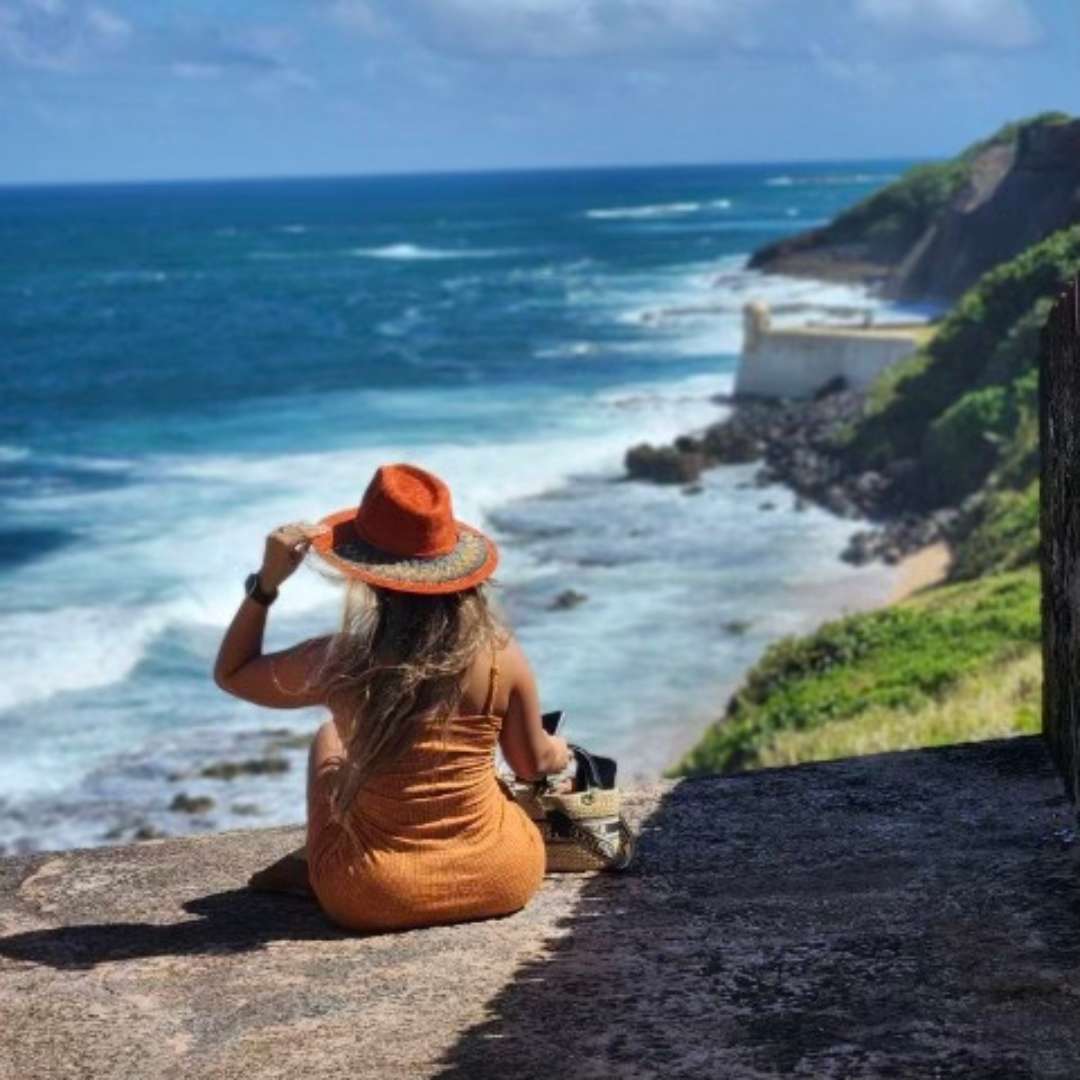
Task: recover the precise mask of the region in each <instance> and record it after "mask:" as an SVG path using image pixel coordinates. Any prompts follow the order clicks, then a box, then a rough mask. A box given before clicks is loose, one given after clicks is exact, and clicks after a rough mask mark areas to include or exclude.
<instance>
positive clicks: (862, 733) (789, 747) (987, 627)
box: [674, 568, 1040, 775]
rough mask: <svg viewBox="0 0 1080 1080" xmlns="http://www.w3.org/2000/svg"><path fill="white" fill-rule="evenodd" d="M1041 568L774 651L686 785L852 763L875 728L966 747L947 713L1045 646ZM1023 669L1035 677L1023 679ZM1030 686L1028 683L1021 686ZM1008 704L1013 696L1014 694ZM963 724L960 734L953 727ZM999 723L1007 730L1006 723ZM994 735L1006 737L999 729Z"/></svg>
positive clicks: (685, 769) (704, 747)
mask: <svg viewBox="0 0 1080 1080" xmlns="http://www.w3.org/2000/svg"><path fill="white" fill-rule="evenodd" d="M1039 639H1040V617H1039V580H1038V573H1037V571H1036V569H1035V568H1026V569H1024V570H1020V571H1015V572H1012V573H1006V574H998V575H995V576H993V577H988V578H981V579H979V580H976V581H971V582H963V583H961V584H958V585H949V586H946V587H941V588H936V589H931V590H928V591H927V592H924V593H920V594H919V595H917V596H914V597H912V598H910V599H908V600H906V601H904V602H903V603H901V604H896V605H893V606H892V607H889V608H885V609H883V610H880V611H873V612H868V613H864V614H861V615H852V616H848V617H847V618H844V619H839V620H836V621H834V622H831V623H827V624H826V625H824V626H823V627H821V628H820V629H819V630H818V631H817V632H816V633H814V634H812V635H810V636H808V637H804V638H792V639H787V640H785V641H781V642H778V643H777V644H776V645H774V646H772V647H771V648H770V649H769V650H768V651H767V652H766V653H765V655H764V657H763V658H762V659H761V661H760V662H759V663H758V664H757V666H756V667H754V668H753V670H752V671H751V672H750V674H749V676H748V677H747V679H746V682H745V683H744V685H743V687H742V688H741V689H740V690H739V691H738V693H736V695H735V696H734V697H733V698H732V700H731V702H730V703H729V706H728V709H727V714H726V716H725V717H724V719H723V720H722V721H720V722H719V723H718V724H716V725H715V726H714V727H712V728H711V729H709V730H708V731H707V732H706V734H705V736H704V738H703V739H702V740H701V742H700V743H698V745H697V746H696V747H694V749H693V750H691V751H690V753H688V754H687V755H686V756H685V757H684V758H683V760H682V761H681V762H680V763H679V764H678V765H677V766H676V768H675V770H674V774H675V775H698V774H705V773H724V772H736V771H741V770H744V769H749V768H758V767H761V766H762V765H765V764H768V763H776V762H777V761H779V760H781V759H782V760H784V761H785V762H787V763H791V762H793V761H795V760H816V757H802V756H800V755H801V754H803V753H804V752H805V753H807V754H811V755H817V754H820V753H823V752H824V750H823V748H824V747H825V746H828V747H830V750H829V754H830V756H847V755H849V754H852V753H859V752H866V751H860V750H859V747H860V746H867V745H870V744H871V741H870V740H869V736H868V733H869V732H871V731H872V730H873V729H874V727H875V726H877V727H883V728H886V729H888V734H887V736H883V738H887V739H888V740H889V741H890V742H891V743H898V742H899V741H900V738H901V735H900V733H901V732H902V730H903V729H904V728H905V727H907V726H911V729H912V732H913V734H912V736H911V741H909V742H905V743H904V745H909V746H913V745H921V744H920V743H919V742H918V737H917V736H916V735H915V734H914V732H915V729H916V727H917V726H918V725H920V724H921V725H925V726H926V727H927V729H928V730H932V731H933V732H935V733H936V736H935V737H937V738H938V739H939V741H952V739H953V738H961V739H962V738H967V737H968V736H967V735H965V734H964V733H963V732H964V731H965V730H977V729H978V725H979V724H980V723H981V721H979V719H978V717H977V716H976V717H971V718H969V719H966V720H963V721H962V722H961V721H960V718H959V717H960V711H962V710H953V709H951V708H950V706H949V705H948V703H949V702H950V701H951V700H953V698H954V695H959V694H961V693H967V694H969V695H970V694H975V693H976V691H978V689H979V688H980V687H984V688H985V687H988V686H990V685H991V684H993V683H995V682H996V680H997V679H998V677H999V676H1001V677H1004V676H1003V674H1002V673H1004V672H1006V671H1010V670H1012V669H1014V668H1015V667H1016V665H1018V664H1021V663H1023V662H1027V661H1030V659H1031V657H1032V655H1033V654H1034V653H1035V652H1036V651H1037V649H1038V647H1039ZM1018 670H1024V671H1026V669H1018ZM1018 677H1019V676H1018ZM1002 694H1004V695H1005V697H1007V696H1008V691H1007V689H1006V690H1003V691H1002ZM950 716H952V717H953V718H954V719H955V720H956V725H954V726H953V733H952V735H947V734H946V732H947V731H948V730H949V723H948V718H949V717H950ZM995 723H997V722H996V721H995ZM994 730H997V728H995V729H994Z"/></svg>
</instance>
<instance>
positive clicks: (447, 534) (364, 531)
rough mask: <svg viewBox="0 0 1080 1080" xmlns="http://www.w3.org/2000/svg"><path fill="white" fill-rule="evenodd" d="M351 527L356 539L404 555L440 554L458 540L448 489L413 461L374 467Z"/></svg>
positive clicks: (450, 549) (443, 553) (445, 551)
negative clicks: (357, 536) (373, 473)
mask: <svg viewBox="0 0 1080 1080" xmlns="http://www.w3.org/2000/svg"><path fill="white" fill-rule="evenodd" d="M354 526H355V528H356V532H357V534H358V535H359V536H360V538H361V539H362V540H365V541H367V543H369V544H371V545H373V546H374V547H377V548H379V549H380V550H382V551H385V552H387V553H388V554H390V555H398V556H401V557H404V558H430V557H433V556H436V555H446V554H448V553H449V552H451V551H453V550H454V548H455V546H456V545H457V542H458V529H457V524H456V523H455V521H454V510H453V507H452V505H451V502H450V489H449V488H448V487H447V486H446V485H445V484H444V483H443V482H442V481H441V480H440V479H439V478H438V477H437V476H433V475H432V474H431V473H429V472H426V471H425V470H423V469H418V468H416V466H414V465H384V466H382V467H381V468H380V469H378V470H377V471H376V473H375V476H374V477H373V478H372V480H371V483H370V484H368V488H367V491H365V492H364V498H363V500H362V502H361V503H360V508H359V510H357V512H356V518H355V521H354Z"/></svg>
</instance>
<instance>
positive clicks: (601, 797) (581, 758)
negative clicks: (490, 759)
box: [510, 746, 634, 873]
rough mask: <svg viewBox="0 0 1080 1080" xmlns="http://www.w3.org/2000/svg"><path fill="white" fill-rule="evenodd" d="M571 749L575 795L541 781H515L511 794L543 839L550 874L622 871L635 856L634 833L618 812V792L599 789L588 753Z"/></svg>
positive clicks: (511, 786) (593, 764) (598, 782)
mask: <svg viewBox="0 0 1080 1080" xmlns="http://www.w3.org/2000/svg"><path fill="white" fill-rule="evenodd" d="M570 749H571V750H572V751H573V753H574V754H575V756H576V757H577V760H578V770H577V777H578V778H577V787H578V790H576V791H572V792H559V791H556V790H554V787H553V785H552V784H551V782H550V781H549V780H547V779H543V780H533V781H523V780H515V781H514V782H513V783H511V785H510V791H511V793H512V794H513V796H514V799H515V800H516V802H517V803H518V805H519V806H521V808H522V809H523V810H524V811H525V813H527V814H528V815H529V817H530V818H532V820H533V822H534V823H535V824H536V827H537V828H538V829H539V830H540V835H541V836H542V837H543V838H544V849H545V851H546V852H547V871H548V873H575V872H581V871H583V870H625V869H626V868H627V867H628V866H629V865H630V860H631V859H632V858H633V856H634V834H633V832H631V830H630V826H629V825H628V824H627V822H626V819H625V818H624V817H623V816H622V814H621V813H620V812H619V804H620V793H619V789H618V788H617V787H607V788H605V787H603V786H602V785H601V780H600V772H599V770H598V768H597V766H596V762H595V760H594V759H593V757H592V755H591V754H589V753H588V752H587V751H585V750H582V749H581V747H579V746H571V747H570Z"/></svg>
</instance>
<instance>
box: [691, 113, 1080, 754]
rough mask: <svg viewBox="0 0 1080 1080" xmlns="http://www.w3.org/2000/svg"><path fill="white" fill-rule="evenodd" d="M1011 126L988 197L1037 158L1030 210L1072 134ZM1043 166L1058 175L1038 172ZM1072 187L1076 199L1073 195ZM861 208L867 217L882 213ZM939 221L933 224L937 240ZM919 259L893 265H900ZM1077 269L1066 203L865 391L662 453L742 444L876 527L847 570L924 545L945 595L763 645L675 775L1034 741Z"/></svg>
mask: <svg viewBox="0 0 1080 1080" xmlns="http://www.w3.org/2000/svg"><path fill="white" fill-rule="evenodd" d="M1007 130H1009V131H1011V132H1012V133H1013V135H1014V136H1015V140H1014V142H1015V147H1014V149H1015V151H1016V156H1015V160H1017V161H1019V160H1021V159H1022V160H1023V161H1024V162H1025V163H1026V164H1025V166H1024V168H1023V169H1022V170H1020V172H1016V171H1015V170H1005V171H1004V172H1002V173H1001V175H1000V176H999V177H998V181H997V183H996V185H993V186H994V190H995V191H997V192H998V193H999V197H1000V193H1001V192H1003V191H1004V192H1006V193H1007V192H1009V191H1013V192H1014V193H1015V192H1017V191H1020V190H1022V189H1023V188H1024V185H1027V184H1030V183H1033V182H1034V181H1032V179H1031V178H1032V177H1033V176H1034V175H1035V174H1036V170H1034V168H1033V162H1037V161H1039V160H1042V161H1044V162H1046V163H1047V165H1048V168H1047V175H1048V176H1049V178H1050V179H1049V180H1048V187H1047V188H1046V191H1045V196H1046V197H1045V199H1043V200H1041V201H1040V199H1039V198H1037V197H1036V196H1035V194H1034V192H1032V191H1030V190H1029V194H1030V196H1031V199H1032V205H1033V206H1041V205H1050V204H1051V203H1054V201H1055V199H1057V198H1058V196H1059V195H1060V194H1061V192H1060V189H1059V187H1058V184H1059V181H1060V179H1061V176H1062V175H1063V171H1062V169H1063V166H1062V167H1060V168H1059V167H1058V166H1061V164H1062V163H1061V161H1060V160H1059V159H1057V158H1055V157H1054V154H1052V153H1051V149H1052V148H1055V147H1056V150H1057V151H1062V152H1063V148H1065V147H1068V146H1074V145H1075V146H1076V148H1077V149H1076V152H1075V153H1074V155H1073V162H1072V167H1073V168H1074V169H1075V170H1076V173H1075V175H1076V176H1077V178H1078V179H1080V143H1074V142H1073V140H1076V139H1077V138H1078V137H1080V124H1078V123H1077V122H1074V121H1068V122H1065V121H1062V120H1053V121H1052V122H1051V121H1048V120H1047V119H1046V118H1037V119H1036V120H1034V121H1029V122H1027V123H1025V124H1019V125H1014V126H1013V127H1012V128H1010V129H1007ZM1008 145H1013V144H1012V143H1009V144H1008ZM1005 146H1006V144H1005V143H1004V142H1003V141H1002V139H1001V136H1000V135H999V136H996V137H995V139H992V140H989V141H988V142H987V143H984V144H980V147H979V148H977V149H978V153H976V154H974V155H972V153H971V152H970V151H969V152H968V153H967V154H966V155H962V156H961V158H960V159H957V160H958V162H960V163H965V162H966V165H965V168H971V167H972V162H976V163H977V162H978V161H979V160H983V155H986V154H989V155H990V160H991V161H993V160H995V155H997V156H998V157H999V158H1000V157H1002V156H1003V155H1004V156H1008V155H1005V151H1004V149H1003V147H1005ZM995 147H996V149H995ZM1010 153H1011V152H1010ZM1040 155H1041V158H1040ZM1053 161H1057V162H1058V166H1055V167H1054V168H1050V167H1049V164H1050V163H1051V162H1053ZM955 164H956V163H954V165H955ZM999 165H1000V161H999ZM1025 176H1026V177H1027V178H1026V179H1025V178H1024V177H1025ZM903 184H904V182H903V181H902V182H901V185H903ZM1072 184H1073V190H1072V197H1074V198H1075V197H1076V196H1077V192H1080V186H1078V184H1077V179H1074V180H1073V181H1072ZM908 187H909V188H910V183H909V184H908ZM889 190H890V189H886V193H887V192H888V191H889ZM987 190H989V187H988V188H987ZM883 194H884V193H883ZM894 194H895V192H894ZM1013 197H1015V195H1012V196H1009V198H1013ZM991 201H993V200H991ZM869 205H874V201H873V200H868V201H867V203H864V204H860V206H859V207H856V208H855V209H854V210H853V211H849V212H848V215H842V216H841V218H838V219H837V222H834V224H833V226H830V227H829V228H830V229H835V228H836V226H838V225H839V224H840V223H841V222H842V220H843V219H844V218H845V217H848V218H849V219H850V217H851V216H852V215H855V216H858V215H856V211H858V214H861V215H865V214H866V208H867V206H869ZM876 205H877V207H878V209H879V210H883V208H884V209H887V208H888V206H889V202H888V200H885V201H879V202H878V203H877V204H876ZM984 205H988V203H987V204H984ZM1001 205H1005V204H1001ZM1057 205H1058V206H1059V209H1061V208H1062V207H1064V205H1065V204H1064V203H1061V202H1059V203H1058V204H1057ZM995 212H996V211H995ZM1055 212H1057V211H1055ZM1061 212H1062V213H1064V212H1065V210H1064V209H1061ZM988 213H989V212H988ZM1019 216H1020V217H1023V215H1019ZM893 220H894V219H892V218H890V217H889V216H888V215H886V216H885V217H883V218H881V219H879V220H878V221H877V222H876V223H875V222H874V221H872V220H864V226H865V230H866V232H867V234H868V235H869V234H879V233H880V234H884V233H887V232H888V228H887V226H888V227H891V225H890V223H891V222H893ZM989 220H991V218H989V217H988V218H985V219H984V223H985V221H989ZM1045 222H1046V219H1045V218H1044V219H1043V222H1042V224H1043V225H1045ZM1040 227H1041V226H1040ZM941 228H942V226H941V224H940V223H938V224H936V225H935V226H934V230H935V231H934V235H935V236H936V235H939V234H941ZM956 228H957V229H960V224H959V222H957V224H956ZM1018 228H1019V226H1018V225H1016V223H1013V224H1012V225H1009V226H1003V228H1002V232H1001V236H999V237H998V240H997V241H995V242H996V243H1005V241H1006V240H1007V241H1008V242H1009V243H1016V242H1018V236H1019V235H1020V234H1019V233H1018V231H1017V229H1018ZM825 231H827V230H825ZM956 235H963V233H962V230H961V232H959V233H957V234H956ZM957 243H960V244H961V248H960V250H958V251H956V252H955V253H954V257H953V263H954V266H955V267H967V268H971V267H972V266H974V265H976V264H977V263H979V262H980V261H981V260H983V259H985V258H987V257H988V256H987V254H986V253H987V250H988V248H987V247H986V246H985V245H984V246H983V247H981V248H979V247H978V245H976V246H974V247H972V248H971V249H968V248H964V247H963V246H962V245H963V241H959V240H958V241H957ZM927 250H929V248H928V249H927ZM916 262H917V260H911V259H909V260H907V261H906V266H907V269H906V271H905V272H906V273H908V274H909V275H910V274H911V273H912V268H913V267H914V266H915V265H916ZM899 265H900V264H899V263H898V264H897V266H898V267H899ZM967 272H969V271H968V270H964V273H967ZM1078 272H1080V204H1076V203H1074V204H1072V209H1071V211H1069V216H1068V220H1067V221H1066V222H1065V224H1064V227H1062V228H1059V229H1057V230H1056V231H1054V232H1052V233H1050V235H1048V236H1046V237H1044V238H1042V239H1040V240H1039V241H1038V242H1036V243H1033V244H1031V245H1029V246H1026V247H1023V248H1022V249H1021V250H1018V251H1011V252H1010V254H1009V257H1008V258H1006V259H1004V260H1003V261H1001V262H999V263H998V264H997V265H995V266H993V267H990V268H988V269H987V270H986V272H985V273H983V274H982V276H981V277H979V279H978V280H977V281H976V282H975V283H974V284H973V285H972V286H971V287H970V288H969V289H967V291H966V292H964V294H963V295H962V296H961V297H960V299H959V300H958V301H957V302H956V303H955V304H954V305H953V306H952V307H951V308H950V309H949V310H948V312H947V313H946V314H945V315H944V316H943V318H942V319H941V320H940V321H939V322H938V323H937V324H936V325H935V327H934V328H933V333H932V336H931V337H929V339H928V340H927V341H925V342H924V343H923V344H922V346H921V347H920V348H919V349H918V351H917V352H916V353H915V354H914V355H913V356H911V357H910V358H908V359H906V360H902V361H900V362H899V363H897V364H895V365H893V366H892V367H890V368H889V369H888V370H887V371H885V372H884V373H883V374H882V375H881V376H880V377H879V378H878V379H877V380H876V381H875V382H874V383H873V384H872V385H871V386H870V388H869V390H868V391H867V392H866V393H865V394H857V393H854V392H852V391H850V390H843V389H842V388H841V389H833V390H832V392H830V393H828V394H823V395H820V396H819V399H818V400H815V401H812V402H806V403H791V402H788V403H762V402H754V403H750V404H742V403H736V405H735V408H734V411H733V415H732V417H731V418H730V419H729V420H727V421H725V422H723V423H722V424H720V425H717V429H716V430H711V431H709V432H707V433H706V434H705V435H704V436H703V437H701V438H700V439H699V440H698V442H697V443H694V441H693V440H689V439H686V440H683V441H682V442H681V444H676V449H678V448H679V446H680V445H681V447H682V448H683V449H684V450H690V451H692V450H694V449H696V448H699V447H701V448H705V449H708V448H720V449H722V448H724V447H727V446H729V445H734V446H737V447H740V448H742V447H746V446H749V447H750V448H751V449H752V450H753V451H754V452H756V456H758V457H759V458H762V459H763V462H764V463H763V468H762V470H761V472H760V473H759V478H760V479H761V480H762V481H781V482H784V483H786V484H788V485H789V486H791V487H792V488H794V489H795V490H796V491H797V492H798V493H799V494H800V495H801V496H802V497H804V498H807V499H810V500H812V501H815V502H819V503H822V504H824V505H826V506H827V507H829V508H830V509H832V510H834V511H835V512H837V513H841V514H844V515H846V516H852V517H855V516H860V515H861V516H863V517H866V518H870V519H871V522H872V526H871V527H870V528H869V529H867V530H865V531H863V532H862V533H859V534H856V536H855V538H854V539H853V541H852V544H851V545H850V547H849V549H848V551H847V552H845V557H846V558H850V559H851V560H852V561H856V562H859V561H865V560H866V559H874V558H885V559H886V560H887V561H890V562H895V561H896V560H897V559H898V558H900V557H901V556H903V555H904V554H906V553H908V552H911V551H912V550H915V549H917V548H918V547H920V546H922V545H925V544H929V543H931V542H935V541H938V540H945V541H947V542H948V544H949V547H950V549H951V562H950V566H949V570H948V582H947V584H946V585H945V586H944V587H938V588H934V589H931V590H929V591H928V592H926V593H924V594H923V595H922V596H919V597H916V598H914V599H912V600H908V601H905V602H904V603H903V604H902V605H901V606H900V607H899V608H892V609H888V610H886V611H883V612H871V613H867V614H863V615H854V616H850V617H849V618H847V619H844V620H840V621H837V622H834V623H830V624H827V625H825V626H823V627H822V628H821V629H819V630H818V631H817V632H816V633H814V634H811V635H809V636H806V637H803V638H792V639H788V640H785V641H782V642H779V643H777V644H776V645H774V646H773V647H772V648H771V649H769V650H768V651H767V652H766V653H765V655H764V656H763V657H762V658H761V660H760V661H759V662H758V663H757V665H755V667H754V668H753V669H752V670H751V671H750V672H749V674H748V675H747V677H746V679H745V681H744V683H743V686H742V687H741V688H740V689H739V691H738V692H737V693H736V694H735V695H734V696H733V697H732V698H731V700H730V702H729V703H728V705H727V708H726V710H725V712H724V715H723V716H722V717H721V718H720V719H718V721H717V722H716V723H715V724H714V726H713V727H712V728H711V729H710V730H709V731H708V732H707V733H706V734H705V736H704V738H703V739H702V740H701V742H700V743H699V744H698V746H697V747H696V748H695V749H694V750H693V751H691V752H690V753H689V754H687V755H686V757H685V758H684V759H683V760H682V762H681V763H680V765H679V766H678V767H677V769H676V772H678V773H697V774H700V773H712V772H728V771H740V770H742V769H747V768H759V767H762V766H768V765H777V764H788V763H796V762H802V761H811V760H822V759H827V758H833V757H840V756H844V755H848V754H858V753H867V752H875V751H884V750H892V749H899V748H904V747H914V746H924V745H933V744H940V743H948V742H954V741H959V740H965V739H978V738H988V737H994V736H1000V735H1003V734H1007V733H1009V732H1025V731H1026V732H1032V731H1035V730H1037V729H1038V726H1039V720H1040V692H1041V685H1042V670H1041V664H1040V651H1039V650H1040V626H1039V619H1038V612H1039V580H1038V572H1037V563H1038V558H1039V550H1040V545H1039V496H1040V492H1039V464H1040V450H1039V420H1038V401H1037V391H1038V382H1039V357H1040V333H1041V331H1042V328H1043V326H1044V324H1045V323H1046V320H1047V317H1048V315H1049V313H1050V311H1051V308H1052V306H1053V304H1054V301H1055V298H1056V297H1058V296H1059V295H1060V294H1061V293H1062V290H1063V289H1065V288H1066V286H1067V285H1068V284H1069V282H1071V281H1072V280H1073V279H1074V278H1075V276H1076V275H1077V273H1078ZM958 273H959V271H958ZM907 280H917V278H915V277H909V278H908V279H907ZM714 458H715V459H716V460H721V461H722V460H725V459H724V458H723V457H722V456H721V455H720V454H715V455H714ZM745 458H746V454H745V453H744V455H743V458H742V459H743V460H745Z"/></svg>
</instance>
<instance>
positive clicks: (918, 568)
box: [889, 542, 951, 604]
mask: <svg viewBox="0 0 1080 1080" xmlns="http://www.w3.org/2000/svg"><path fill="white" fill-rule="evenodd" d="M950 559H951V553H950V552H949V545H948V544H946V543H944V542H939V543H937V544H930V545H928V546H927V547H924V548H922V549H921V550H919V551H916V552H914V554H912V555H909V556H908V557H907V558H906V559H903V560H902V561H901V562H900V563H899V565H898V566H897V568H896V570H897V574H896V581H895V582H894V584H893V589H892V593H891V594H890V595H889V603H890V604H895V603H898V602H899V601H901V600H906V599H907V598H908V597H909V596H913V595H914V594H915V593H918V592H922V591H923V589H929V588H931V587H932V586H934V585H938V584H940V583H941V582H942V581H944V580H945V575H946V574H947V573H948V570H949V561H950Z"/></svg>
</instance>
